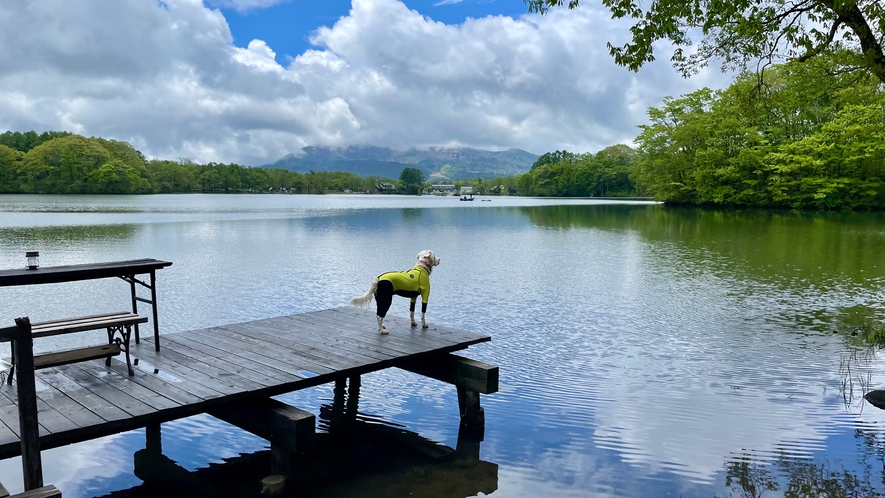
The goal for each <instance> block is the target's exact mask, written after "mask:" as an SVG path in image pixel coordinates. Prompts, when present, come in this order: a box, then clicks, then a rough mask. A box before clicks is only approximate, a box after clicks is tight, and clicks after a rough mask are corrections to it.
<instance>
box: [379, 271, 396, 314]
mask: <svg viewBox="0 0 885 498" xmlns="http://www.w3.org/2000/svg"><path fill="white" fill-rule="evenodd" d="M392 302H393V284H392V283H390V281H388V280H379V281H378V290H376V291H375V303H376V304H377V305H378V311H377V315H378V316H380V317H381V318H384V317H385V316H386V315H387V310H389V309H390V303H392Z"/></svg>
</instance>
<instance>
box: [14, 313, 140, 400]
mask: <svg viewBox="0 0 885 498" xmlns="http://www.w3.org/2000/svg"><path fill="white" fill-rule="evenodd" d="M147 321H148V318H147V317H146V316H141V315H136V314H135V313H130V312H128V311H120V312H116V313H104V314H101V315H91V316H81V317H77V318H64V319H61V320H49V321H46V322H36V323H32V324H31V337H33V338H34V339H37V338H41V337H52V336H56V335H62V334H71V333H74V332H86V331H89V330H101V329H105V330H107V332H108V343H107V344H100V345H97V346H88V347H84V348H76V349H69V350H65V351H59V352H52V353H44V354H39V355H34V369H38V368H49V367H57V366H60V365H67V364H68V363H76V362H80V361H87V360H95V359H99V358H106V362H105V364H106V365H108V366H110V364H111V356H117V355H119V354H120V353H125V354H126V367H127V368H128V369H129V375H135V372H134V371H133V370H132V363H131V361H130V358H129V338H130V336H131V335H132V326H133V325H135V324H139V323H146V322H147ZM0 341H2V339H0ZM14 351H15V348H14V347H13V355H12V365H11V367H10V370H9V378H8V380H7V382H8V383H9V384H10V385H11V384H12V377H13V373H14V372H15V353H14Z"/></svg>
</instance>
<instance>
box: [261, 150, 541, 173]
mask: <svg viewBox="0 0 885 498" xmlns="http://www.w3.org/2000/svg"><path fill="white" fill-rule="evenodd" d="M299 152H300V153H290V154H286V155H285V156H283V157H282V158H280V159H278V160H277V161H275V162H273V163H270V164H265V165H262V166H261V167H262V168H283V169H286V170H289V171H298V172H300V173H307V172H309V171H311V170H313V171H344V172H349V173H354V174H357V175H359V176H384V177H387V178H399V175H400V173H401V172H402V170H403V168H407V167H411V168H417V169H419V170H421V171H422V172H423V173H424V176H425V177H426V178H430V179H440V180H468V179H472V178H493V177H498V176H513V175H518V174H522V173H525V172H527V171H528V170H529V169H530V168H531V166H532V164H534V162H535V161H536V160H537V159H538V157H539V156H538V155H536V154H532V153H531V152H527V151H525V150H522V149H517V148H510V149H507V150H503V151H489V150H482V149H473V148H470V147H428V148H426V149H419V148H415V147H413V148H410V149H406V150H396V149H391V148H389V147H377V146H373V145H348V146H319V145H309V146H307V147H302V148H301V150H300V151H299Z"/></svg>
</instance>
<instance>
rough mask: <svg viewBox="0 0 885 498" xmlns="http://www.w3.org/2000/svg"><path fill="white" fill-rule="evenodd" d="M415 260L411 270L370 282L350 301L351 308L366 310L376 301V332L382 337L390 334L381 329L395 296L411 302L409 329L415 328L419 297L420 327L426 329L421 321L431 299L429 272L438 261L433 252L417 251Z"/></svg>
mask: <svg viewBox="0 0 885 498" xmlns="http://www.w3.org/2000/svg"><path fill="white" fill-rule="evenodd" d="M416 259H417V260H418V262H417V263H416V264H415V267H414V268H412V269H411V270H408V271H392V272H387V273H383V274H381V275H379V276H378V278H376V279H375V280H374V281H372V286H371V287H369V292H366V294H365V295H363V296H359V297H355V298H353V299H351V300H350V304H351V305H353V306H357V307H360V308H368V306H369V303H370V302H372V299H373V298H374V299H375V303H376V305H377V311H376V313H375V314H376V315H377V317H376V318H378V332H380V333H381V334H387V333H388V332H389V331H388V330H387V327H385V326H384V317H385V316H386V315H387V310H389V309H390V304H391V302H393V295H394V294H396V295H397V296H403V297H408V298H410V299H411V302H410V304H409V319H410V320H411V322H412V327H417V326H418V323H417V322H416V321H415V301H417V300H418V296H421V327H423V328H425V329H426V328H427V327H429V325H427V321H426V320H424V314H425V313H427V299H428V298H430V273H431V272H432V271H433V267H434V266H438V265H439V263H440V259H439V258H437V257H436V255H435V254H433V251H428V250H424V251H421V252H419V253H418V255H417V256H416Z"/></svg>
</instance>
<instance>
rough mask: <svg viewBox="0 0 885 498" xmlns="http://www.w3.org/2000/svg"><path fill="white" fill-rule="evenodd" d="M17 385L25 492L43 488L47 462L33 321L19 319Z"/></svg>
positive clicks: (17, 319)
mask: <svg viewBox="0 0 885 498" xmlns="http://www.w3.org/2000/svg"><path fill="white" fill-rule="evenodd" d="M15 324H16V325H17V326H18V334H17V337H16V339H15V359H16V362H17V363H16V366H15V382H16V384H17V390H18V424H19V433H20V437H21V449H22V477H23V479H24V487H25V491H30V490H32V489H37V488H41V487H43V461H42V459H41V456H40V424H39V423H38V421H37V388H36V384H35V381H34V338H33V337H31V320H30V319H29V318H28V317H24V318H16V319H15Z"/></svg>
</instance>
